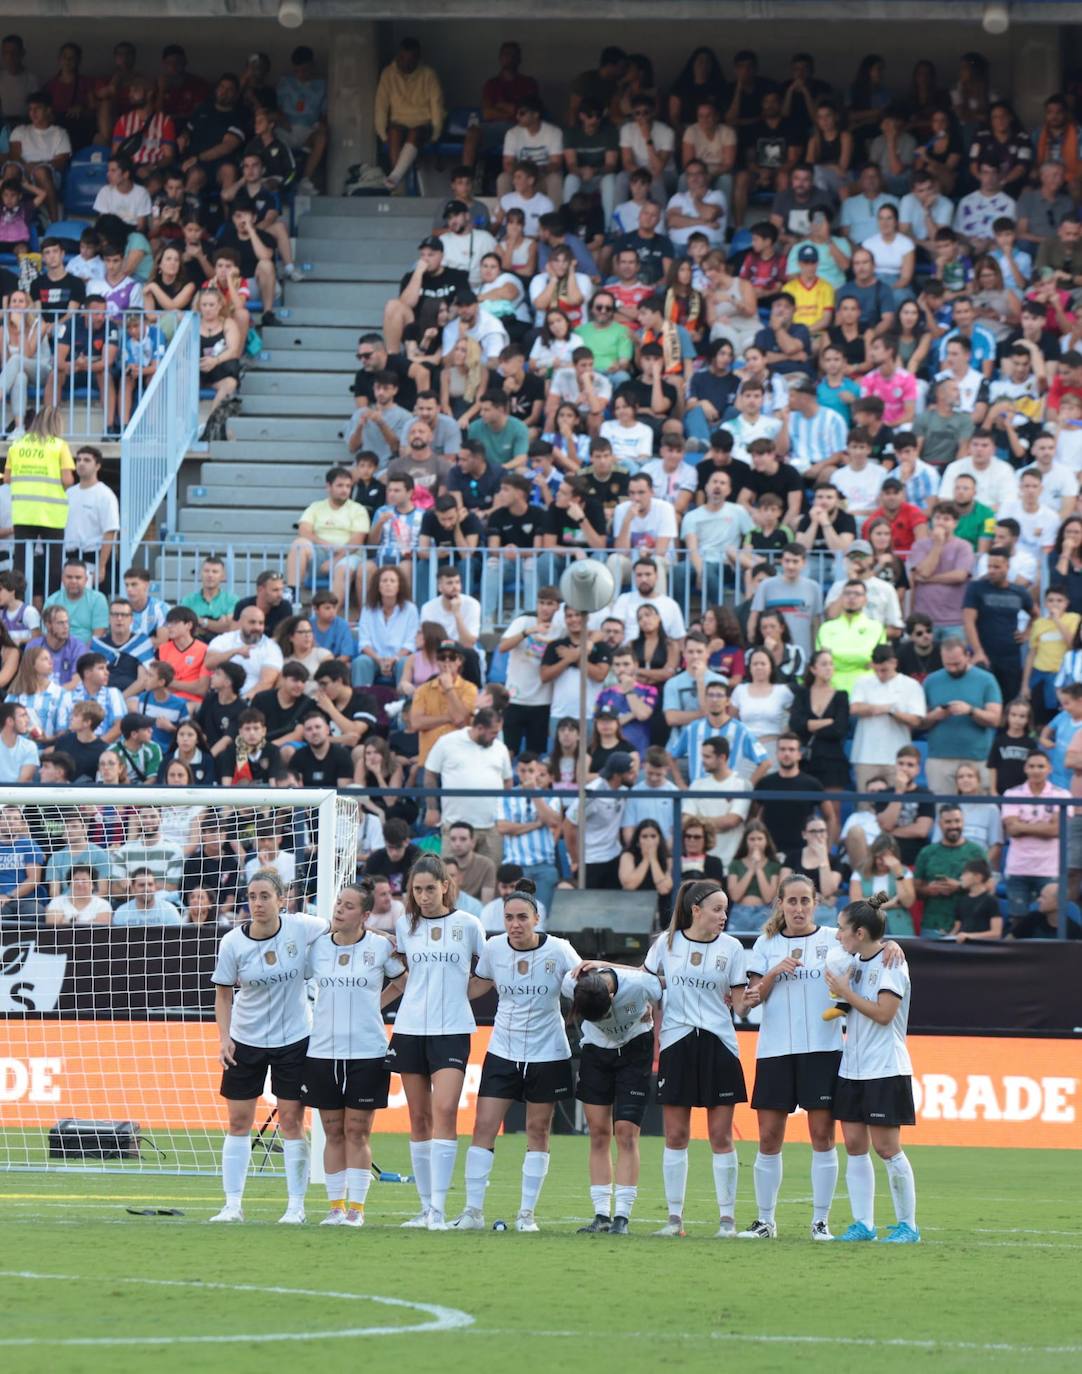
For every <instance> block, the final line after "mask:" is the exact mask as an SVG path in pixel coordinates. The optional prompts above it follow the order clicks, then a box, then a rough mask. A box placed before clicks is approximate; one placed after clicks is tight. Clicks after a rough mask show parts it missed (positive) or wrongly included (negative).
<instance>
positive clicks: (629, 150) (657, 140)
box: [616, 94, 676, 205]
mask: <svg viewBox="0 0 1082 1374" xmlns="http://www.w3.org/2000/svg"><path fill="white" fill-rule="evenodd" d="M675 146H676V139H675V137H674V135H673V131H672V130H671V129H670V128H669V126H668V125H667V124H662V122H661V120H660V119H655V118H654V98H653V96H651V95H646V94H639V95H636V96H635V98H634V100H633V102H632V105H631V118H630V120H629V121H628V122H627V123H626V124H624V125H622V126H621V128H620V159H621V162H622V164H623V171H622V172H621V174H620V176H619V178H618V179H617V190H616V200H617V202H618V203H619V202H621V201H624V200H626V199H627V195H628V187H629V181H628V178H629V177H630V175H631V173H632V172H634V171H635V169H636V168H638V167H641V168H643V170H644V171H648V172H649V173H650V176H651V178H652V180H651V190H650V194H651V195H652V197H653V198H654V200H656V201H657V203H658V204H659V205H664V204H665V202H666V201H667V200H668V198H669V193H670V192H671V191H672V190H673V189H674V188H675V186H676V172H675V170H674V168H673V150H674V148H675Z"/></svg>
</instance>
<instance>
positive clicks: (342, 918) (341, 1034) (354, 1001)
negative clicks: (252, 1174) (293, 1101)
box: [301, 879, 406, 1227]
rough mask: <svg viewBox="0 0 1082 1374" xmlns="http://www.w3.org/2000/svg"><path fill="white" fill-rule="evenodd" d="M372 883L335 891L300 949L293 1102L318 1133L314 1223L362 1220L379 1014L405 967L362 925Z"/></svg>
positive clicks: (382, 1076) (380, 1049) (383, 1050)
mask: <svg viewBox="0 0 1082 1374" xmlns="http://www.w3.org/2000/svg"><path fill="white" fill-rule="evenodd" d="M373 886H374V885H373V883H372V882H371V880H370V879H365V880H364V881H363V882H361V883H347V884H346V885H345V887H343V888H342V891H341V892H340V893H339V894H338V900H337V901H336V902H335V905H334V917H333V919H332V920H331V928H330V930H329V931H328V932H326V933H325V934H323V935H320V936H319V938H318V939H316V940H313V941H312V943H311V944H310V945H309V946H308V957H307V959H306V960H305V964H304V976H305V978H311V979H312V980H314V983H315V989H316V1000H315V1005H314V1007H313V1009H312V1034H311V1037H310V1039H309V1041H308V1058H307V1059H306V1060H305V1065H304V1084H303V1086H302V1089H301V1100H302V1102H303V1103H304V1104H305V1106H308V1107H315V1108H316V1109H317V1110H318V1112H319V1119H320V1121H321V1123H322V1125H323V1132H324V1136H325V1144H324V1147H323V1167H324V1171H325V1174H326V1183H327V1200H328V1202H329V1203H330V1211H329V1212H328V1213H327V1215H326V1216H325V1217H324V1218H323V1220H322V1222H320V1225H321V1226H354V1227H358V1226H363V1225H364V1204H365V1200H366V1198H367V1197H368V1189H369V1187H370V1186H371V1183H372V1146H371V1143H370V1142H371V1137H372V1121H373V1118H374V1117H375V1114H376V1112H377V1111H378V1110H379V1109H380V1108H381V1107H386V1105H387V1090H388V1087H389V1086H390V1082H391V1071H390V1069H388V1068H387V1036H386V1034H385V1033H384V1030H383V1017H382V1016H381V1015H380V1012H381V1010H382V1008H383V1007H384V1006H386V1005H387V1003H388V1002H392V1001H394V999H395V998H396V997H398V996H399V994H400V993H401V992H402V988H403V985H404V980H403V979H402V977H401V975H402V974H404V973H405V971H406V966H405V964H404V963H403V962H402V960H401V959H399V957H398V956H397V954H395V951H394V946H393V945H392V944H391V942H390V940H389V939H388V938H387V937H386V936H385V935H380V934H379V933H378V932H376V931H366V930H365V927H364V922H365V917H366V916H367V915H368V913H369V912H370V911H371V910H372V891H373ZM385 980H392V981H389V982H386V985H385ZM347 1204H348V1205H347Z"/></svg>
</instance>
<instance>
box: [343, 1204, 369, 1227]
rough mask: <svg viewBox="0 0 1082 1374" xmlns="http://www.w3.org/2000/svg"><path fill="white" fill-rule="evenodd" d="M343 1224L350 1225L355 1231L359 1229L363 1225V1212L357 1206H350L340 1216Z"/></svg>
mask: <svg viewBox="0 0 1082 1374" xmlns="http://www.w3.org/2000/svg"><path fill="white" fill-rule="evenodd" d="M342 1225H343V1226H352V1227H353V1229H354V1230H355V1231H359V1230H360V1229H361V1227H362V1226H363V1225H364V1213H363V1212H362V1211H361V1209H360V1208H359V1207H351V1208H350V1209H349V1211H348V1212H345V1213H344V1214H343V1216H342Z"/></svg>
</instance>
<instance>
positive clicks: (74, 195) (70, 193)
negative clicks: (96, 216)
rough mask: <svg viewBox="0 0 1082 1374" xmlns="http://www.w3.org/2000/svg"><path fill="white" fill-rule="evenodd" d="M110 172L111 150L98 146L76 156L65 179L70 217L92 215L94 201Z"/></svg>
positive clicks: (81, 151) (66, 202) (65, 204)
mask: <svg viewBox="0 0 1082 1374" xmlns="http://www.w3.org/2000/svg"><path fill="white" fill-rule="evenodd" d="M108 172H109V149H108V148H101V147H98V146H97V145H95V146H93V147H91V148H83V149H81V150H80V151H79V152H77V153H76V154H75V156H74V157H73V158H72V160H71V165H70V166H69V168H68V174H67V176H66V177H65V178H64V208H65V210H66V211H67V213H68V214H69V215H92V214H93V213H94V199H95V197H96V196H97V194H98V192H99V191H100V190H101V188H102V187H103V186H104V185H105V183H106V179H107V177H108Z"/></svg>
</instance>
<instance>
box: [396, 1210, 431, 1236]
mask: <svg viewBox="0 0 1082 1374" xmlns="http://www.w3.org/2000/svg"><path fill="white" fill-rule="evenodd" d="M427 1225H428V1208H427V1207H422V1208H421V1210H420V1211H419V1212H418V1213H417V1215H416V1216H415V1217H410V1219H409V1221H404V1222H403V1223H402V1230H403V1231H423V1230H424V1229H425V1227H426V1226H427Z"/></svg>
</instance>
